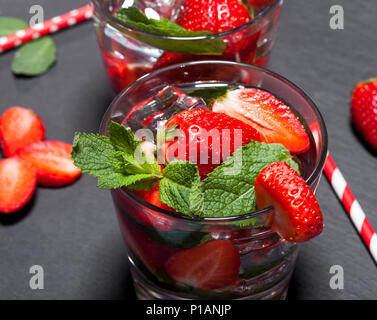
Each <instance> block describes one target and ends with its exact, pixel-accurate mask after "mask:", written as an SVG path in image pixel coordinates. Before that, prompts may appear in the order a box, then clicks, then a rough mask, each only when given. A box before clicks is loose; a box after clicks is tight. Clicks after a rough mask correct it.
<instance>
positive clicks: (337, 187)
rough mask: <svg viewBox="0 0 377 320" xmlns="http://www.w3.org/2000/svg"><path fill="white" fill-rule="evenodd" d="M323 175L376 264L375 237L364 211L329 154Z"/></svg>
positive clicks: (376, 248)
mask: <svg viewBox="0 0 377 320" xmlns="http://www.w3.org/2000/svg"><path fill="white" fill-rule="evenodd" d="M324 172H325V175H326V176H327V178H328V179H329V181H330V183H331V186H332V188H333V189H334V191H335V193H336V194H337V196H338V198H339V199H340V201H341V202H342V204H343V206H344V208H345V209H346V211H347V213H348V215H349V217H350V219H351V221H352V223H353V224H354V226H355V228H356V229H357V231H358V232H359V234H360V235H361V237H362V238H363V240H364V243H365V244H366V246H367V247H368V249H369V252H370V254H371V255H372V257H373V258H374V260H375V262H376V263H377V235H376V232H375V231H374V229H373V227H372V225H371V224H370V223H369V221H368V219H367V217H366V215H365V212H364V210H363V209H362V208H361V206H360V203H359V202H358V201H357V200H356V198H355V196H354V195H353V193H352V191H351V189H350V188H349V186H348V184H347V182H346V180H345V179H344V177H343V174H342V173H341V172H340V170H339V168H338V167H337V165H336V164H335V162H334V159H333V158H332V157H331V155H330V154H328V155H327V159H326V162H325V168H324Z"/></svg>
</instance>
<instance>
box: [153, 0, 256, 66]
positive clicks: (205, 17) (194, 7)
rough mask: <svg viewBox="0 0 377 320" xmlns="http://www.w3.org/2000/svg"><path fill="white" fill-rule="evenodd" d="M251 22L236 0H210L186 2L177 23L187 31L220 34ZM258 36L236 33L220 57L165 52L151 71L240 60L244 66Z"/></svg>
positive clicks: (248, 59) (251, 56)
mask: <svg viewBox="0 0 377 320" xmlns="http://www.w3.org/2000/svg"><path fill="white" fill-rule="evenodd" d="M250 20H251V17H250V14H249V12H248V10H247V8H246V6H245V5H243V4H242V3H240V2H239V1H238V0H210V1H206V2H203V1H200V0H185V1H184V3H183V9H182V10H181V11H180V14H179V16H178V18H177V21H176V23H177V24H179V25H180V26H182V27H184V28H185V29H187V30H190V31H210V32H212V33H220V32H224V31H228V30H231V29H234V28H237V27H239V26H241V25H243V24H245V23H247V22H249V21H250ZM240 37H241V38H242V39H241V40H240ZM258 37H259V34H258V35H257V36H252V37H250V36H249V35H248V34H238V35H237V36H236V37H235V38H236V39H235V40H233V39H232V37H229V39H228V42H229V43H230V45H229V44H228V47H227V49H226V51H225V52H224V54H223V55H221V56H210V55H191V54H182V53H172V52H165V53H164V54H163V55H162V56H161V57H160V59H159V60H158V61H157V62H156V63H155V65H154V67H153V69H159V68H162V67H165V66H170V65H173V64H177V63H183V62H188V61H198V60H208V59H220V60H240V61H241V62H244V63H251V62H252V60H253V58H254V55H255V48H256V43H257V40H258Z"/></svg>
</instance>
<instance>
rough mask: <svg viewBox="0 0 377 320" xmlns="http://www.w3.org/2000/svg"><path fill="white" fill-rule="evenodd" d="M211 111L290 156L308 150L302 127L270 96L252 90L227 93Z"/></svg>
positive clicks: (291, 114)
mask: <svg viewBox="0 0 377 320" xmlns="http://www.w3.org/2000/svg"><path fill="white" fill-rule="evenodd" d="M212 110H213V111H215V112H222V113H225V114H227V115H229V116H232V117H234V118H237V119H239V120H241V121H243V122H245V123H247V124H249V125H250V126H252V127H254V128H255V129H256V130H258V132H259V133H260V134H261V136H262V138H263V141H264V142H267V143H281V144H283V145H284V146H285V147H286V148H287V149H288V150H290V151H291V152H292V153H303V152H305V151H307V150H309V147H310V141H309V136H308V134H307V133H306V131H305V129H304V127H303V125H302V124H301V122H300V121H299V120H298V119H297V117H296V116H295V114H294V113H293V112H292V111H291V110H290V108H289V107H288V106H287V105H285V104H284V103H283V102H281V101H280V100H278V99H277V98H276V97H274V96H273V95H272V94H271V93H269V92H267V91H264V90H260V89H254V88H247V89H237V90H230V91H228V93H227V94H226V95H225V96H224V97H221V98H220V99H218V100H217V101H215V102H214V104H213V106H212Z"/></svg>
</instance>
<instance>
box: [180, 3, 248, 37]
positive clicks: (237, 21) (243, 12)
mask: <svg viewBox="0 0 377 320" xmlns="http://www.w3.org/2000/svg"><path fill="white" fill-rule="evenodd" d="M250 19H251V18H250V14H249V11H248V10H247V8H246V6H245V5H243V4H242V3H240V2H239V1H238V0H209V1H205V2H204V1H201V0H185V1H184V3H183V9H182V10H181V12H180V14H179V15H178V18H177V21H176V23H177V24H179V25H180V26H182V27H183V28H185V29H187V30H190V31H204V30H205V31H210V32H212V33H219V32H223V31H228V30H231V29H235V28H237V27H239V26H241V25H243V24H245V23H247V22H249V21H250Z"/></svg>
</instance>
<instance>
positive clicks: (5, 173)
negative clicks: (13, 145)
mask: <svg viewBox="0 0 377 320" xmlns="http://www.w3.org/2000/svg"><path fill="white" fill-rule="evenodd" d="M36 184H37V174H36V171H35V169H34V168H33V167H32V166H31V165H29V164H28V163H27V162H26V161H24V160H22V159H20V158H18V157H13V158H8V159H3V160H0V212H2V213H12V212H15V211H18V210H20V209H21V208H22V207H23V206H25V205H26V204H27V203H28V202H29V200H30V199H31V198H32V196H33V194H34V191H35V187H36Z"/></svg>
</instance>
